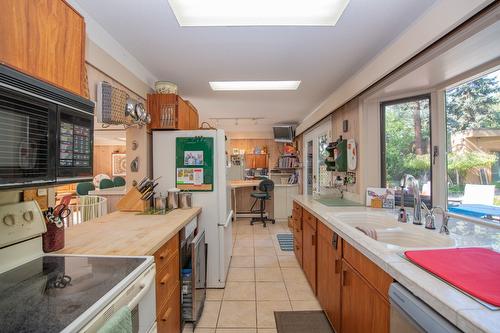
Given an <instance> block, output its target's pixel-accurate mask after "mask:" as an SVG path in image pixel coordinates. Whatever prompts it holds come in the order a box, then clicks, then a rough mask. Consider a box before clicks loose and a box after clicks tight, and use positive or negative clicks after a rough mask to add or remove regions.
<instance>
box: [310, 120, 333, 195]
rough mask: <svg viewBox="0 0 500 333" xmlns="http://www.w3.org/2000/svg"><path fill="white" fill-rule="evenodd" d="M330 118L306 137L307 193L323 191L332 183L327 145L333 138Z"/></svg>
mask: <svg viewBox="0 0 500 333" xmlns="http://www.w3.org/2000/svg"><path fill="white" fill-rule="evenodd" d="M331 127H332V126H331V121H330V118H328V120H326V121H324V122H323V123H322V124H320V125H319V126H318V127H316V128H315V129H313V130H312V131H311V132H309V133H307V134H306V135H305V137H304V147H303V151H304V152H305V158H304V170H305V172H304V179H303V181H304V184H305V192H306V194H307V195H313V194H314V193H322V192H324V191H325V190H326V188H327V187H328V186H330V185H331V175H330V173H329V172H327V171H326V164H325V158H326V157H327V156H328V154H327V151H326V147H327V146H328V143H329V142H330V141H331V138H332V133H331V132H332V131H331Z"/></svg>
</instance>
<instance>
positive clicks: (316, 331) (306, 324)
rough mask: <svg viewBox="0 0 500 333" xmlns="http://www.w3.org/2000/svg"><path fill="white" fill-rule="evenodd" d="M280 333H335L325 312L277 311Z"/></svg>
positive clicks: (277, 324) (275, 315)
mask: <svg viewBox="0 0 500 333" xmlns="http://www.w3.org/2000/svg"><path fill="white" fill-rule="evenodd" d="M274 319H275V320H276V329H277V331H278V333H334V330H333V328H332V327H331V326H330V322H329V321H328V318H326V315H325V313H324V312H323V311H275V312H274Z"/></svg>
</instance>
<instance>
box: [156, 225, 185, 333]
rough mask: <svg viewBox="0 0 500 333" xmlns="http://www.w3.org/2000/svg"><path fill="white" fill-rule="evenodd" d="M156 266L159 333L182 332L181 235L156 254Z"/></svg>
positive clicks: (176, 236) (173, 238)
mask: <svg viewBox="0 0 500 333" xmlns="http://www.w3.org/2000/svg"><path fill="white" fill-rule="evenodd" d="M154 257H155V264H156V322H157V330H158V332H159V333H162V332H165V333H177V332H180V330H181V294H180V257H179V235H178V234H177V235H175V236H174V237H172V239H170V240H169V241H168V242H167V243H165V244H164V245H163V246H162V247H161V248H160V249H158V251H156V252H155V254H154Z"/></svg>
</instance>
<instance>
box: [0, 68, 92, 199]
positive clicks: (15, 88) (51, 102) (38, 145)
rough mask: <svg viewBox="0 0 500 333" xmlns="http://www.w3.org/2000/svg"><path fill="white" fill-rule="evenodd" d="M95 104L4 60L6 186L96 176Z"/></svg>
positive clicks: (2, 180)
mask: <svg viewBox="0 0 500 333" xmlns="http://www.w3.org/2000/svg"><path fill="white" fill-rule="evenodd" d="M93 136H94V103H93V102H92V101H90V100H87V99H85V98H82V97H80V96H78V95H75V94H72V93H69V92H67V91H65V90H62V89H60V88H57V87H54V86H52V85H50V84H48V83H46V82H43V81H40V80H38V79H35V78H33V77H30V76H28V75H25V74H23V73H21V72H18V71H16V70H13V69H11V68H9V67H7V66H3V65H0V190H1V189H10V188H23V187H35V186H50V185H58V184H67V183H75V182H81V181H88V180H91V179H92V175H93V169H92V160H93Z"/></svg>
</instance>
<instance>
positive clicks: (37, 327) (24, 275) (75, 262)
mask: <svg viewBox="0 0 500 333" xmlns="http://www.w3.org/2000/svg"><path fill="white" fill-rule="evenodd" d="M145 260H146V259H145V258H144V257H137V258H133V257H92V256H42V257H40V258H37V259H35V260H32V261H30V262H28V263H26V264H24V265H21V266H18V267H16V268H14V269H12V270H10V271H7V272H5V273H2V274H0V323H1V325H2V327H1V331H2V332H16V333H17V332H59V331H61V330H63V329H64V328H65V327H66V326H68V325H69V324H70V323H72V322H73V321H74V320H75V319H76V318H78V317H79V316H80V315H81V314H83V313H84V312H85V311H86V310H87V309H89V308H90V307H91V306H92V305H93V304H95V303H96V302H97V301H98V300H99V299H101V298H102V297H103V296H104V295H105V294H106V293H108V292H109V291H110V290H111V289H112V288H113V287H115V286H116V285H117V284H118V283H119V282H120V281H122V280H123V279H125V278H126V277H127V276H128V275H129V274H131V273H132V272H133V271H134V270H135V269H136V268H138V267H139V266H140V265H141V264H142V263H143V262H144V261H145Z"/></svg>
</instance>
